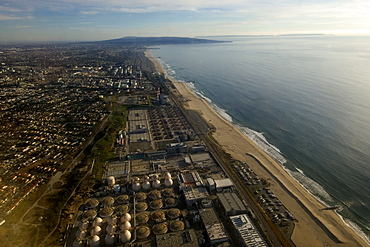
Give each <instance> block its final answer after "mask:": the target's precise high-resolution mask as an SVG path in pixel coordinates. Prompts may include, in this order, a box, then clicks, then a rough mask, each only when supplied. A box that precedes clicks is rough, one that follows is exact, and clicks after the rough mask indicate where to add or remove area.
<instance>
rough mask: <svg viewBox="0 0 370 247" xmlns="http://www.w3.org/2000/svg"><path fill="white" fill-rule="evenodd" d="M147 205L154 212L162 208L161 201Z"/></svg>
mask: <svg viewBox="0 0 370 247" xmlns="http://www.w3.org/2000/svg"><path fill="white" fill-rule="evenodd" d="M149 205H150V208H151V209H154V210H156V209H160V208H162V207H163V203H162V200H161V199H158V200H154V201H151V202H150V204H149Z"/></svg>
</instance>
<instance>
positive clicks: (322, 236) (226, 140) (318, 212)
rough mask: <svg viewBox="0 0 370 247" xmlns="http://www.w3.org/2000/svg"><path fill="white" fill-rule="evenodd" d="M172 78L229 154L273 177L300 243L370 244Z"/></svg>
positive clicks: (273, 186)
mask: <svg viewBox="0 0 370 247" xmlns="http://www.w3.org/2000/svg"><path fill="white" fill-rule="evenodd" d="M146 56H147V57H148V58H149V59H150V60H151V61H152V62H153V63H154V65H155V68H156V70H157V71H158V72H161V73H165V72H164V69H163V67H162V66H161V64H160V63H159V62H158V61H157V60H156V59H154V58H153V57H152V56H151V55H150V52H149V51H146ZM168 79H170V80H171V81H172V83H173V84H174V86H175V87H176V89H177V91H178V92H179V94H181V95H182V96H183V97H184V98H185V99H186V100H187V103H186V105H185V107H186V108H188V109H192V110H196V111H198V112H199V113H200V114H201V115H202V116H203V117H204V119H206V120H207V121H208V123H209V124H211V125H212V126H214V127H215V128H216V131H215V132H214V134H213V137H214V138H215V139H216V140H217V142H218V143H219V144H220V145H221V146H222V148H223V149H224V150H225V151H226V152H227V153H229V154H230V155H231V156H232V157H233V158H234V159H237V160H239V161H242V162H246V163H247V164H248V165H249V166H250V167H251V168H252V169H253V170H254V172H255V173H256V174H257V175H259V176H260V177H263V178H265V179H269V181H270V182H271V191H272V192H273V193H274V194H275V195H276V196H277V197H278V198H279V199H280V201H281V202H282V203H283V204H284V205H285V206H286V208H288V210H289V211H290V212H291V213H292V214H293V215H294V217H295V218H296V219H297V221H298V222H297V223H296V224H295V229H294V231H293V235H292V241H293V242H294V243H295V244H296V246H336V245H340V246H369V245H368V244H367V243H366V242H365V241H364V240H363V239H362V238H361V237H360V236H359V235H357V234H356V233H355V232H354V230H353V229H351V228H350V227H348V226H347V225H346V224H345V223H344V222H343V220H342V219H341V218H340V217H339V215H337V214H336V213H335V212H334V211H331V210H322V209H323V208H325V205H323V204H322V203H320V202H319V201H318V200H317V199H316V198H315V197H313V196H312V195H311V194H310V193H309V192H308V191H306V190H305V189H304V188H303V187H302V186H301V185H300V184H299V183H298V182H297V181H295V180H294V179H293V178H292V177H291V176H290V175H289V174H288V173H287V172H286V171H285V170H284V169H283V167H282V166H281V165H280V164H278V163H277V162H276V161H275V160H274V159H272V158H271V157H270V156H269V155H267V154H266V153H265V152H264V151H263V150H261V149H260V148H259V147H258V146H257V145H256V144H255V143H253V142H252V141H251V140H250V139H248V138H247V137H246V136H245V135H243V134H242V133H241V132H240V130H239V129H237V128H236V127H235V126H233V125H232V124H231V123H230V122H228V121H226V120H225V119H223V118H222V117H221V116H220V115H219V114H218V113H217V112H216V111H215V110H214V109H213V108H211V107H210V106H209V105H208V104H207V102H206V101H205V100H203V99H201V98H199V97H198V96H196V95H195V94H194V93H193V92H192V91H191V90H190V89H189V88H188V87H187V86H186V84H185V83H179V82H176V81H174V80H172V79H171V78H168ZM246 153H248V154H249V155H246ZM251 156H253V157H255V159H253V158H252V157H251ZM256 160H257V161H256Z"/></svg>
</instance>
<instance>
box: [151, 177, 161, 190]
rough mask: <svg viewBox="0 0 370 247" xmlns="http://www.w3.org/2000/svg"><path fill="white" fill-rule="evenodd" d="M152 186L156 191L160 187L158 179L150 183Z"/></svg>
mask: <svg viewBox="0 0 370 247" xmlns="http://www.w3.org/2000/svg"><path fill="white" fill-rule="evenodd" d="M152 186H153V188H156V189H158V188H159V187H160V186H161V181H159V180H158V179H157V180H154V181H153V182H152Z"/></svg>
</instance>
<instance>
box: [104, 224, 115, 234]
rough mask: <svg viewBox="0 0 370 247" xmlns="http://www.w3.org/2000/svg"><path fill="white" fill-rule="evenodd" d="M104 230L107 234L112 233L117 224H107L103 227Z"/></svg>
mask: <svg viewBox="0 0 370 247" xmlns="http://www.w3.org/2000/svg"><path fill="white" fill-rule="evenodd" d="M105 231H106V232H107V233H109V234H113V233H115V232H116V231H117V226H116V225H112V224H108V225H107V227H106V228H105Z"/></svg>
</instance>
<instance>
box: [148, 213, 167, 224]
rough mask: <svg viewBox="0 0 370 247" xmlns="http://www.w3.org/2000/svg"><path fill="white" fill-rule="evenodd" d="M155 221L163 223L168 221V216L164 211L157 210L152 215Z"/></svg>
mask: <svg viewBox="0 0 370 247" xmlns="http://www.w3.org/2000/svg"><path fill="white" fill-rule="evenodd" d="M150 217H151V218H152V220H153V221H155V222H162V221H165V220H166V215H165V213H164V212H163V211H162V210H156V211H154V212H152V214H151V215H150Z"/></svg>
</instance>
